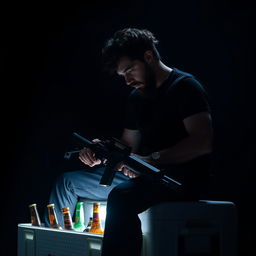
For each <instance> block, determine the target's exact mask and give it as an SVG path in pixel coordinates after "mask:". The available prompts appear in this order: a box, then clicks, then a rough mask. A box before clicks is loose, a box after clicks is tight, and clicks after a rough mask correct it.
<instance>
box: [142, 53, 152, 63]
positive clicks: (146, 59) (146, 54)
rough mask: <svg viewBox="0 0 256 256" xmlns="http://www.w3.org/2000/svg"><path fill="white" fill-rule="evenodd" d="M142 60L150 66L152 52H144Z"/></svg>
mask: <svg viewBox="0 0 256 256" xmlns="http://www.w3.org/2000/svg"><path fill="white" fill-rule="evenodd" d="M144 60H145V62H147V63H148V64H151V63H152V62H153V60H154V55H153V52H152V51H150V50H147V51H145V53H144Z"/></svg>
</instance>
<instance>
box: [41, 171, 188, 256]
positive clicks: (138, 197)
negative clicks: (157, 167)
mask: <svg viewBox="0 0 256 256" xmlns="http://www.w3.org/2000/svg"><path fill="white" fill-rule="evenodd" d="M103 171H104V168H101V167H93V168H88V169H85V170H81V171H73V172H65V173H63V174H62V175H61V176H59V177H58V178H57V180H56V182H55V185H54V186H53V188H52V191H51V193H50V198H49V203H54V204H55V209H56V214H57V218H58V220H59V222H60V224H61V225H63V217H62V212H61V210H62V208H63V207H69V208H70V213H71V216H73V214H74V211H75V206H76V202H77V201H78V200H79V198H80V197H82V198H87V199H91V200H96V201H97V200H107V216H106V222H105V232H104V238H103V244H102V256H115V255H119V256H120V255H122V256H126V255H127V256H128V255H129V256H139V255H140V253H141V247H142V232H141V224H140V219H139V217H138V214H139V213H141V212H143V211H145V210H146V209H148V208H149V207H151V206H153V205H155V204H157V203H160V202H164V201H180V200H190V199H189V197H188V196H186V194H187V195H188V194H189V193H185V192H184V191H180V192H177V191H174V190H170V189H169V188H167V187H165V186H163V185H162V184H160V183H159V182H157V181H152V180H150V179H148V178H147V177H145V176H139V177H137V178H134V179H130V178H128V177H126V176H124V175H123V173H122V172H117V173H116V175H115V178H114V180H113V183H112V185H111V186H109V187H103V186H100V185H99V181H100V178H101V176H102V173H103ZM191 199H192V198H191ZM192 200H193V199H192ZM44 219H45V224H46V226H49V220H48V213H47V212H45V216H44Z"/></svg>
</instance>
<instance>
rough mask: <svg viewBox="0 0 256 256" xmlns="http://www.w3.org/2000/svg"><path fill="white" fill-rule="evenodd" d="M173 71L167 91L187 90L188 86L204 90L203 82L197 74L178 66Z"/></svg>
mask: <svg viewBox="0 0 256 256" xmlns="http://www.w3.org/2000/svg"><path fill="white" fill-rule="evenodd" d="M172 72H173V74H172V77H171V79H170V81H169V83H168V88H167V93H168V92H173V91H175V90H177V91H179V90H184V89H185V90H186V89H187V88H188V89H189V88H194V89H199V90H204V88H203V85H202V83H201V82H200V81H199V79H198V78H197V77H196V76H195V75H193V74H191V73H188V72H185V71H182V70H180V69H178V68H173V71H172Z"/></svg>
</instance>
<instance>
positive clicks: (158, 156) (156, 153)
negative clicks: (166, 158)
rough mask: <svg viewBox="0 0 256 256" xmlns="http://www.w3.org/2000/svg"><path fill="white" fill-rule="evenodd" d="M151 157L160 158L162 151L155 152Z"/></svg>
mask: <svg viewBox="0 0 256 256" xmlns="http://www.w3.org/2000/svg"><path fill="white" fill-rule="evenodd" d="M151 157H152V158H153V159H154V160H157V159H159V158H160V153H159V152H153V153H152V154H151Z"/></svg>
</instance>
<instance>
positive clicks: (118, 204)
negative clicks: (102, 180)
mask: <svg viewBox="0 0 256 256" xmlns="http://www.w3.org/2000/svg"><path fill="white" fill-rule="evenodd" d="M131 203H132V198H131V197H130V195H129V192H128V191H126V190H125V189H122V187H120V186H116V187H114V188H113V189H112V190H111V192H110V193H109V195H108V204H107V205H108V208H112V210H115V209H116V210H117V209H118V210H119V211H120V210H124V211H126V210H128V208H132V207H129V206H130V205H131Z"/></svg>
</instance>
